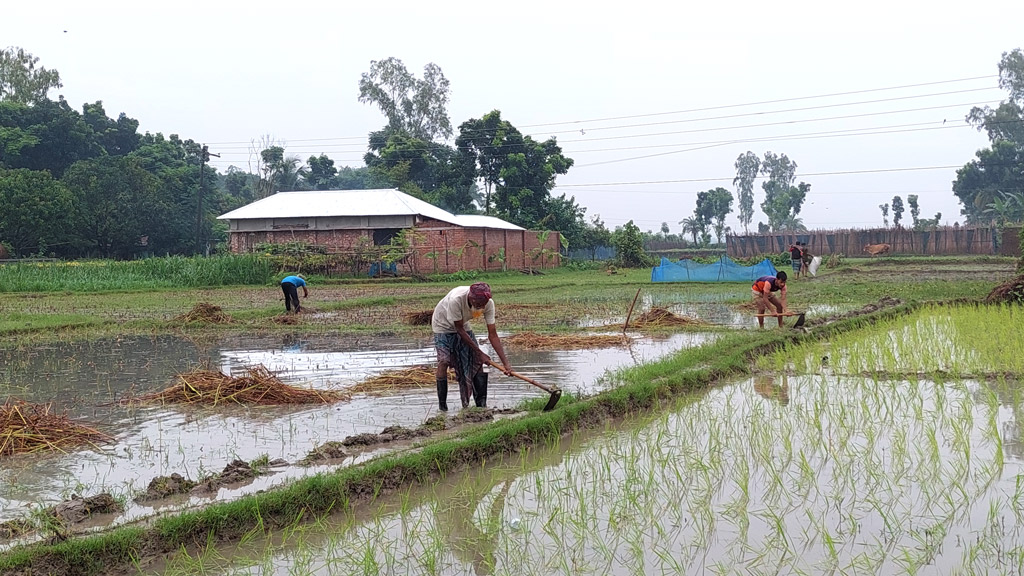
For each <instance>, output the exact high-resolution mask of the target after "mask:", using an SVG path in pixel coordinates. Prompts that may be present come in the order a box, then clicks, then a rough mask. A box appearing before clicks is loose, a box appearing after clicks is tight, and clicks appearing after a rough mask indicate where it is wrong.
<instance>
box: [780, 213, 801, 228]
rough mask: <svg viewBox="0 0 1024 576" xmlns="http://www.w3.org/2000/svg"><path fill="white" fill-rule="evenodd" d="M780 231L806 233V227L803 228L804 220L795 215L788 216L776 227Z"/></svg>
mask: <svg viewBox="0 0 1024 576" xmlns="http://www.w3.org/2000/svg"><path fill="white" fill-rule="evenodd" d="M781 230H792V231H794V232H806V231H807V226H804V219H803V218H800V217H799V216H797V215H796V214H790V215H789V216H787V217H786V219H785V220H783V221H782V222H781V223H780V224H779V227H778V231H781Z"/></svg>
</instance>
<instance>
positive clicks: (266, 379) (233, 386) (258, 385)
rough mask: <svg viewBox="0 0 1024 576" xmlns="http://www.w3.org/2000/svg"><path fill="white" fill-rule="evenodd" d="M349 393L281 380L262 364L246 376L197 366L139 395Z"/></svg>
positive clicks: (247, 397) (274, 397) (282, 398)
mask: <svg viewBox="0 0 1024 576" xmlns="http://www.w3.org/2000/svg"><path fill="white" fill-rule="evenodd" d="M347 399H348V395H346V394H343V393H340V392H333V391H328V390H313V389H310V388H297V387H295V386H290V385H288V384H285V383H284V382H281V380H279V379H278V378H277V376H275V375H274V373H273V372H271V371H270V370H267V368H266V367H265V366H263V365H262V364H260V365H257V366H252V367H250V368H247V369H246V373H245V375H244V376H238V377H234V376H228V375H227V374H223V373H221V372H217V371H216V370H205V369H196V370H193V371H191V372H187V373H185V374H179V375H178V382H177V383H176V384H175V385H174V386H171V387H169V388H166V389H164V390H161V391H160V392H156V393H154V394H147V395H145V396H139V397H138V398H136V400H137V401H140V402H171V403H176V404H211V405H214V406H216V405H217V404H223V403H225V402H235V403H238V404H262V405H276V404H329V403H331V402H337V401H339V400H347Z"/></svg>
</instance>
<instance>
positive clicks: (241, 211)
mask: <svg viewBox="0 0 1024 576" xmlns="http://www.w3.org/2000/svg"><path fill="white" fill-rule="evenodd" d="M416 214H421V215H423V216H426V217H428V218H433V219H435V220H441V221H442V222H451V223H452V224H454V223H455V221H456V216H455V215H454V214H452V213H450V212H447V211H445V210H442V209H440V208H438V207H437V206H434V205H432V204H428V203H427V202H424V201H423V200H419V199H418V198H413V197H412V196H409V195H408V194H406V193H404V192H400V191H398V190H394V189H391V188H383V189H377V190H303V191H299V192H278V193H277V194H274V195H272V196H267V197H266V198H264V199H262V200H257V201H256V202H253V203H252V204H247V205H245V206H242V207H241V208H238V209H236V210H232V211H231V212H228V213H227V214H222V215H221V216H218V217H217V219H218V220H251V219H261V218H313V217H316V216H407V215H408V216H412V215H416Z"/></svg>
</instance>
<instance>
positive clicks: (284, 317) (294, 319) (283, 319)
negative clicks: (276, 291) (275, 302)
mask: <svg viewBox="0 0 1024 576" xmlns="http://www.w3.org/2000/svg"><path fill="white" fill-rule="evenodd" d="M272 320H273V321H274V323H275V324H287V325H289V326H294V325H296V324H298V323H299V317H298V316H293V315H291V314H281V315H280V316H274V318H273V319H272Z"/></svg>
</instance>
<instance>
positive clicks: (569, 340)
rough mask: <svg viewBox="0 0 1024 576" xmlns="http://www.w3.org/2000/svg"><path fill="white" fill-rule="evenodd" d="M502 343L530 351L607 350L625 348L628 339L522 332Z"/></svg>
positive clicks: (505, 339) (608, 336)
mask: <svg viewBox="0 0 1024 576" xmlns="http://www.w3.org/2000/svg"><path fill="white" fill-rule="evenodd" d="M502 341H504V342H507V343H508V344H509V346H516V347H519V348H529V349H532V350H541V349H543V350H572V349H581V348H608V347H610V346H626V345H628V344H629V337H627V336H623V335H621V334H618V335H614V336H612V335H609V334H602V335H597V336H595V335H580V334H559V335H546V334H537V333H535V332H523V333H521V334H514V335H512V336H509V337H508V338H503V339H502Z"/></svg>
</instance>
